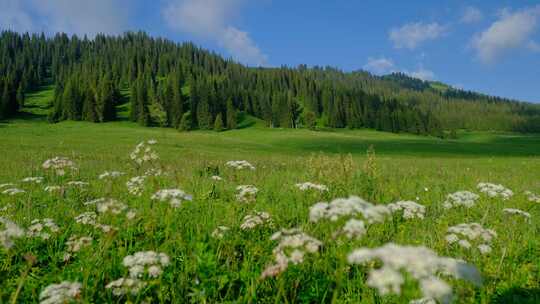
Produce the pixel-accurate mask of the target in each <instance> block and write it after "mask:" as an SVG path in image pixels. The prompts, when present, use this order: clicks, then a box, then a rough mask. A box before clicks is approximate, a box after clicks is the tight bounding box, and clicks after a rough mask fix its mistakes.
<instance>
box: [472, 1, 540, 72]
mask: <svg viewBox="0 0 540 304" xmlns="http://www.w3.org/2000/svg"><path fill="white" fill-rule="evenodd" d="M539 16H540V5H538V6H535V7H532V8H527V9H523V10H520V11H516V12H513V13H512V12H510V11H509V10H503V11H501V14H500V16H499V19H498V20H497V21H495V22H494V23H493V24H491V26H490V27H489V28H488V29H486V30H485V31H484V32H482V33H480V34H479V35H477V36H475V37H474V38H473V40H472V46H473V48H474V49H475V50H476V53H477V56H478V58H480V60H481V61H482V62H484V63H492V62H494V61H495V60H496V59H498V58H499V57H501V56H502V55H504V54H505V53H508V52H509V51H510V50H512V49H518V48H523V47H529V48H531V46H533V47H534V45H535V43H534V42H532V41H531V40H530V36H531V35H532V34H533V33H534V31H535V30H536V26H537V21H538V17H539ZM531 43H532V44H531Z"/></svg>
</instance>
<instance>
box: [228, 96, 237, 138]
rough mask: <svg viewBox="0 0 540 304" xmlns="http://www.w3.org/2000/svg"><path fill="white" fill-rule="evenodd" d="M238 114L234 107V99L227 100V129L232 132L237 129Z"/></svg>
mask: <svg viewBox="0 0 540 304" xmlns="http://www.w3.org/2000/svg"><path fill="white" fill-rule="evenodd" d="M237 119H238V117H237V114H236V109H235V108H234V106H233V102H232V99H231V98H229V99H227V129H229V130H232V129H236V127H237Z"/></svg>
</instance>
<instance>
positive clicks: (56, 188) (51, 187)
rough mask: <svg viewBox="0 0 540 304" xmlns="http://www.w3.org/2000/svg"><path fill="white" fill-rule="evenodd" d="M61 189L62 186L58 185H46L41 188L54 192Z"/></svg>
mask: <svg viewBox="0 0 540 304" xmlns="http://www.w3.org/2000/svg"><path fill="white" fill-rule="evenodd" d="M61 189H62V187H60V186H46V187H45V188H43V190H44V191H45V192H56V191H60V190H61Z"/></svg>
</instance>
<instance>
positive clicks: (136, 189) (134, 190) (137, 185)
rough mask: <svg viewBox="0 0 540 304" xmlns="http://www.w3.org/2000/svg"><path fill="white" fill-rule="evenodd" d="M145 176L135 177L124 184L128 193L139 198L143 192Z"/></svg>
mask: <svg viewBox="0 0 540 304" xmlns="http://www.w3.org/2000/svg"><path fill="white" fill-rule="evenodd" d="M145 180H146V176H135V177H132V178H131V179H130V180H128V181H127V182H126V186H127V188H128V192H129V193H130V194H132V195H135V196H141V195H142V192H143V191H144V181H145Z"/></svg>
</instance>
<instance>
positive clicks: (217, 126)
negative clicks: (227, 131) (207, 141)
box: [214, 113, 223, 132]
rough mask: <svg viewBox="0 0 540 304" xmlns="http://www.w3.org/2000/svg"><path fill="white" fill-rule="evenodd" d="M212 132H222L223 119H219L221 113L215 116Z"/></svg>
mask: <svg viewBox="0 0 540 304" xmlns="http://www.w3.org/2000/svg"><path fill="white" fill-rule="evenodd" d="M214 131H216V132H221V131H223V118H222V117H221V113H219V114H218V115H216V121H215V122H214Z"/></svg>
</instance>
